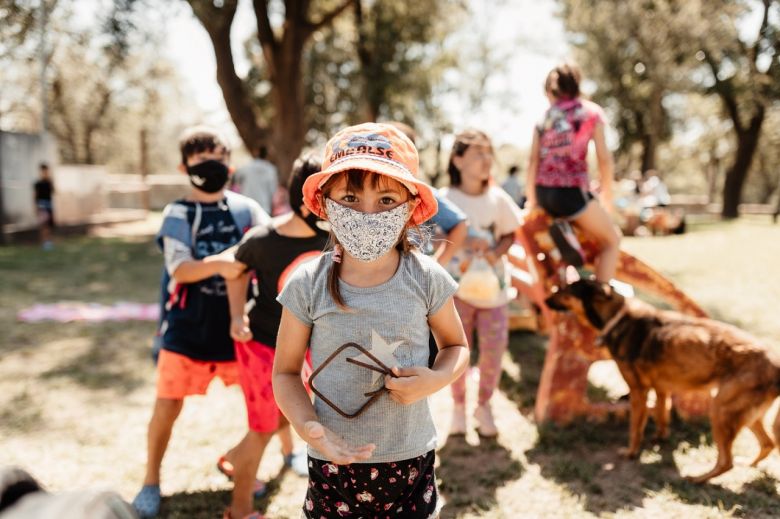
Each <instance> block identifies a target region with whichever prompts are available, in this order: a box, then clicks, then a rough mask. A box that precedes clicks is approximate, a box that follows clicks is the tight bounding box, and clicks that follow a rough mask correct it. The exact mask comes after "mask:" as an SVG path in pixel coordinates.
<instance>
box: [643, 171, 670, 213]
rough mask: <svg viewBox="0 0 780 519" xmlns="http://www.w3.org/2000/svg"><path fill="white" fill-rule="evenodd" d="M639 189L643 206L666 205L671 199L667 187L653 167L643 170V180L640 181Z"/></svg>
mask: <svg viewBox="0 0 780 519" xmlns="http://www.w3.org/2000/svg"><path fill="white" fill-rule="evenodd" d="M640 191H641V194H642V205H643V206H644V207H666V206H668V205H669V204H670V203H671V201H672V197H671V195H669V188H668V187H666V184H664V181H663V180H661V177H659V176H658V172H657V171H656V170H654V169H648V170H647V171H646V172H645V181H644V182H643V183H642V187H641V188H640Z"/></svg>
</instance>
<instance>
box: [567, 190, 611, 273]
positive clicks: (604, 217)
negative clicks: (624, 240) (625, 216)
mask: <svg viewBox="0 0 780 519" xmlns="http://www.w3.org/2000/svg"><path fill="white" fill-rule="evenodd" d="M574 222H575V223H576V224H577V225H578V226H579V227H580V228H582V230H584V231H585V232H586V233H587V234H590V235H592V236H594V237H595V238H596V239H597V240H598V242H599V244H600V247H601V252H599V256H598V258H597V259H596V279H597V280H599V281H601V282H604V283H607V282H609V280H611V279H612V278H613V277H615V270H616V269H617V262H618V255H619V253H620V249H619V246H620V234H619V233H620V231H618V230H617V228H616V227H615V225H614V224H613V223H612V220H611V219H610V217H609V215H608V214H607V212H606V211H605V210H604V208H603V207H601V204H599V203H598V202H597V201H596V200H591V201H590V202H588V206H587V207H586V209H585V211H583V212H582V214H580V215H579V216H578V217H577V218H575V219H574Z"/></svg>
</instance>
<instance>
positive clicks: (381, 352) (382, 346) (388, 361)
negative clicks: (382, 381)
mask: <svg viewBox="0 0 780 519" xmlns="http://www.w3.org/2000/svg"><path fill="white" fill-rule="evenodd" d="M403 343H404V341H396V342H392V343H390V344H388V343H387V341H386V340H384V339H383V338H382V336H381V335H379V334H378V333H377V332H376V330H374V329H372V330H371V350H370V351H371V355H373V356H374V357H376V358H377V359H379V360H381V361H382V364H384V365H385V366H387V367H388V368H393V366H397V365H398V361H397V360H396V358H395V350H396V349H398V347H399V346H400V345H401V344H403ZM353 358H354V359H355V360H356V361H359V362H362V363H364V364H371V365H376V363H375V362H374V361H373V360H371V359H370V358H369V357H368V356H367V355H366V354H365V353H361V354H360V355H358V356H357V357H353ZM377 367H378V366H377ZM382 376H383V375H382V374H381V373H379V372H378V371H371V385H372V386H373V385H375V384H376V383H377V380H379V378H380V377H382Z"/></svg>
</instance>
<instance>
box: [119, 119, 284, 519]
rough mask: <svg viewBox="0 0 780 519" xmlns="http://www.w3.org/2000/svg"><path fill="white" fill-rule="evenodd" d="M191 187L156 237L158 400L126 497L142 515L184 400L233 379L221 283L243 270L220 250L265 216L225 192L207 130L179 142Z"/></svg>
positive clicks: (155, 499) (213, 135)
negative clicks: (160, 274)
mask: <svg viewBox="0 0 780 519" xmlns="http://www.w3.org/2000/svg"><path fill="white" fill-rule="evenodd" d="M179 148H180V151H181V158H182V163H181V164H180V165H179V170H180V171H182V172H186V173H187V175H189V178H190V184H191V185H192V188H191V190H190V193H189V194H188V195H187V196H186V197H185V198H183V199H181V200H177V201H175V202H173V203H171V204H168V206H166V208H165V211H164V213H163V223H162V227H161V228H160V232H159V233H158V234H157V241H158V244H159V245H160V247H161V248H162V250H163V253H164V255H165V271H164V278H165V279H168V280H169V282H168V283H167V303H166V305H165V315H164V317H163V324H162V327H161V336H162V350H161V351H160V353H159V358H158V364H157V368H158V381H157V400H156V402H155V406H154V412H153V414H152V418H151V420H150V422H149V431H148V436H147V441H148V445H147V466H146V476H145V477H144V486H143V488H142V489H141V491H140V492H139V493H138V495H137V496H136V498H135V500H134V501H133V506H134V507H135V508H136V510H137V511H138V513H139V515H140V516H141V517H153V516H155V515H157V513H158V512H159V509H160V465H161V463H162V458H163V455H164V454H165V450H166V448H167V446H168V440H169V438H170V435H171V430H172V428H173V424H174V422H175V421H176V418H177V417H178V415H179V413H180V412H181V409H182V405H183V402H184V398H185V397H187V396H190V395H198V394H205V393H206V390H207V388H208V386H209V384H210V383H211V381H212V380H213V379H214V378H215V377H219V378H221V379H222V382H223V383H224V384H225V385H230V384H236V383H238V370H237V367H236V362H235V350H234V348H233V341H232V339H231V338H230V312H229V310H228V301H227V290H226V286H225V281H226V280H230V279H234V278H236V277H237V276H238V275H239V274H241V273H242V268H241V267H240V266H239V265H237V264H236V263H234V262H233V261H232V257H228V255H226V254H220V253H223V251H225V250H226V249H228V248H230V247H232V246H233V245H235V244H236V243H238V242H239V241H240V240H241V237H242V236H243V235H244V232H246V231H247V230H248V229H249V228H251V227H253V226H255V225H258V224H260V223H263V222H267V221H268V220H269V216H268V214H266V213H265V212H264V211H263V210H262V209H261V208H260V206H259V205H258V204H257V202H255V201H253V200H250V199H249V198H247V197H244V196H241V195H238V194H236V193H230V192H226V191H225V186H226V184H227V181H228V177H229V176H230V168H229V165H228V164H229V160H230V149H229V148H228V146H227V143H226V141H225V140H224V139H222V138H221V137H220V136H219V134H218V133H217V132H215V131H213V130H211V129H209V128H204V127H195V128H191V129H189V130H187V131H186V132H185V133H184V135H183V137H182V138H181V140H180V143H179Z"/></svg>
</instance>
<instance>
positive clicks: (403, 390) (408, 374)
mask: <svg viewBox="0 0 780 519" xmlns="http://www.w3.org/2000/svg"><path fill="white" fill-rule="evenodd" d="M393 374H394V375H395V377H391V376H390V375H386V376H385V387H386V388H387V389H388V390H389V391H390V398H392V399H393V400H395V401H396V402H398V403H399V404H412V403H414V402H417V401H418V400H422V399H423V398H425V397H427V396H429V395H432V394H433V393H435V392H436V391H438V390H439V389H441V388H442V387H444V386H445V385H447V384H446V381H444V383H442V382H443V381H442V380H441V377H440V376H439V375H438V374H437V373H436V372H435V371H433V370H431V369H428V368H426V367H424V366H412V367H409V368H399V367H394V368H393Z"/></svg>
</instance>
